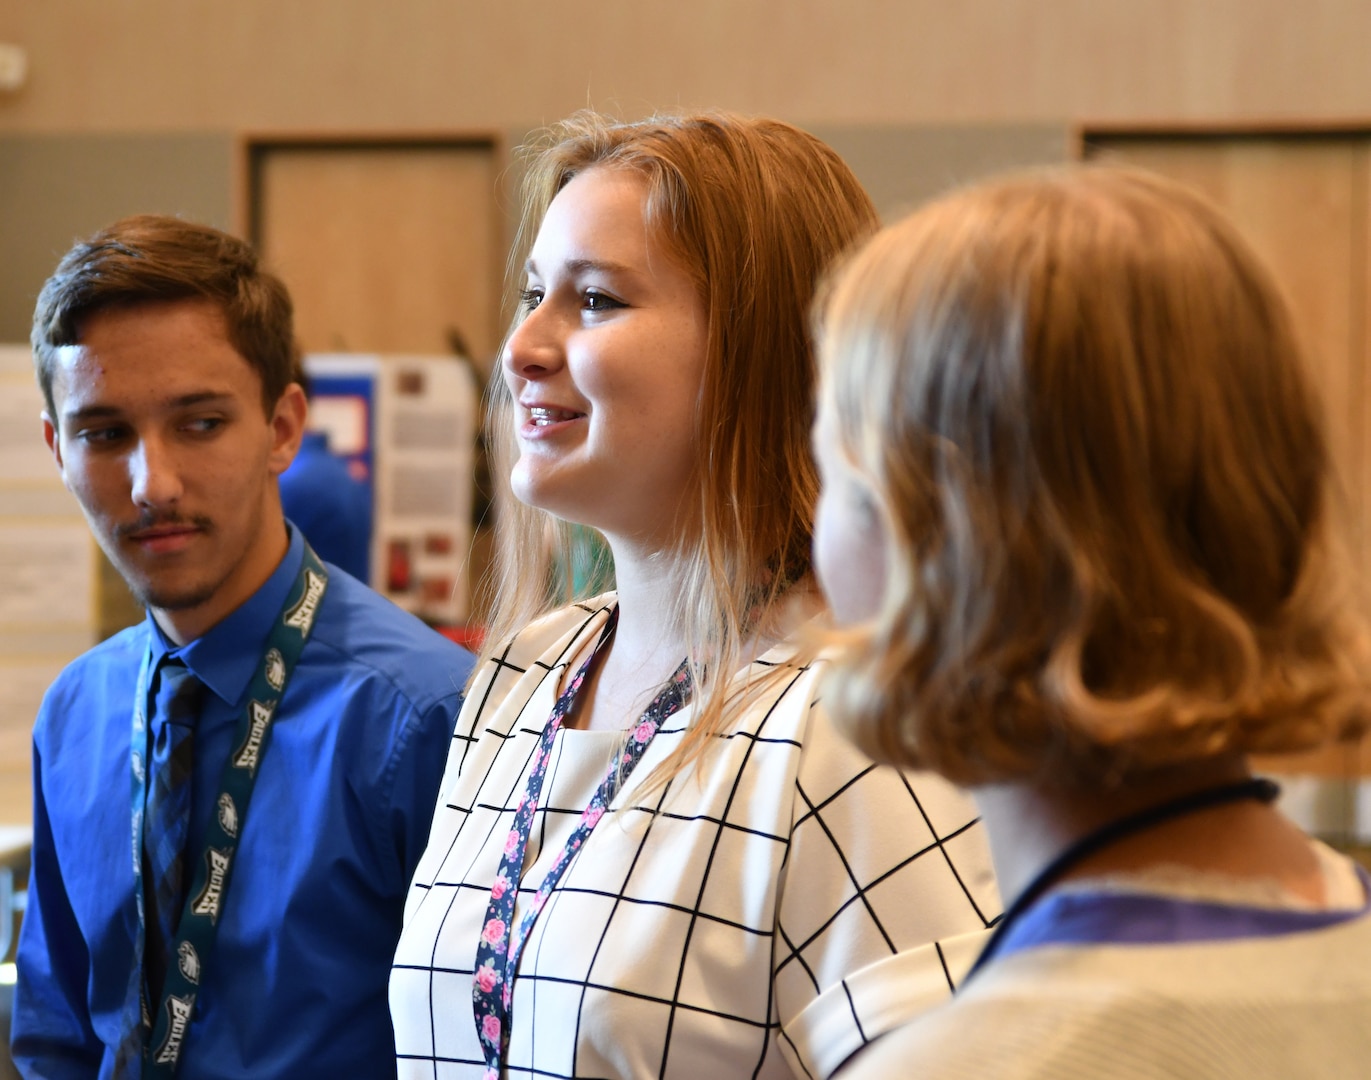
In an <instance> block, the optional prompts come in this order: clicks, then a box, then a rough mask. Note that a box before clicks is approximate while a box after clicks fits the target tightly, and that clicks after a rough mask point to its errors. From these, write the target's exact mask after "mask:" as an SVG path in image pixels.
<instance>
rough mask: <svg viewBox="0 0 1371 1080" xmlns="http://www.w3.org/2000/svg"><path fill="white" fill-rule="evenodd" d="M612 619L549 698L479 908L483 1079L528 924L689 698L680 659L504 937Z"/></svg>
mask: <svg viewBox="0 0 1371 1080" xmlns="http://www.w3.org/2000/svg"><path fill="white" fill-rule="evenodd" d="M618 621H619V609H618V608H615V609H614V610H612V611H611V612H610V613H609V621H608V622H606V623H605V628H604V629H603V630H602V631H601V632H600V638H599V640H598V641H597V642H596V643H595V648H594V650H593V651H592V652H591V654H590V656H588V657H587V658H586V661H585V663H584V664H582V665H581V667H580V669H579V670H578V671H577V672H576V675H575V677H574V678H573V679H572V680H571V684H570V685H569V686H568V687H567V688H566V690H565V691H563V693H562V696H561V697H559V698H558V699H557V704H556V705H554V706H553V707H552V715H551V716H550V717H548V721H547V725H546V726H545V727H544V728H543V737H542V740H541V741H540V743H539V745H538V752H537V754H536V755H535V756H534V759H533V769H532V771H530V773H529V775H528V788H527V790H526V791H525V792H524V795H523V797H522V798H521V799H520V800H519V808H518V810H517V811H516V812H515V814H514V825H513V827H512V828H511V829H510V830H509V835H508V836H507V837H506V838H505V851H504V856H503V858H502V859H501V860H500V871H499V873H498V874H496V876H495V882H494V884H492V885H491V887H490V904H489V906H488V907H487V908H486V918H485V923H484V924H483V925H482V927H481V939H480V941H479V942H478V943H477V946H476V972H475V975H474V977H473V982H472V987H471V996H472V1001H473V1003H474V1014H475V1019H476V1034H477V1035H478V1037H479V1038H480V1040H481V1051H482V1053H483V1054H484V1055H485V1059H486V1080H499V1076H500V1070H501V1068H502V1066H503V1065H504V1061H505V1054H506V1052H507V1051H508V1049H509V1019H510V1008H511V1004H512V1001H513V984H514V976H515V973H516V972H517V971H518V970H519V959H520V957H521V956H522V955H523V950H524V943H525V942H526V941H527V940H528V935H529V931H530V930H532V929H533V924H534V922H535V921H536V920H537V918H538V915H539V913H540V912H542V910H543V905H544V904H546V903H547V898H548V897H549V896H550V895H551V894H552V890H553V889H554V888H555V887H556V885H557V882H558V881H559V880H560V879H561V877H562V874H563V873H564V872H565V871H566V868H567V867H568V866H569V865H571V860H572V859H574V858H575V857H576V853H577V852H579V851H580V850H581V847H582V846H583V845H584V844H585V841H586V838H587V837H588V836H589V835H590V831H591V830H592V829H593V828H595V826H596V825H597V824H598V823H599V821H600V818H602V817H603V816H604V813H605V811H606V809H608V807H609V804H610V803H611V802H612V801H613V800H614V796H615V794H616V793H617V792H618V790H619V787H620V786H621V785H622V784H623V783H624V781H626V780H627V779H628V776H629V774H630V773H631V772H632V771H633V769H634V767H635V766H636V765H637V764H638V761H639V760H640V759H641V758H642V756H643V752H644V751H645V750H646V749H647V745H648V743H650V742H651V741H652V737H653V736H654V735H656V734H657V729H658V728H660V727H661V726H662V723H663V722H664V721H665V720H666V719H667V718H668V717H670V716H671V715H672V714H673V713H675V712H676V711H677V710H678V709H680V708H681V706H682V705H684V704H685V703H686V702H687V701H689V700H690V693H691V680H690V668H689V665H688V664H687V663H686V661H684V660H682V661H681V666H680V667H678V668H677V669H676V673H675V674H674V675H672V676H671V678H670V679H669V680H667V684H666V686H664V687H663V688H662V690H661V692H660V693H659V694H658V695H657V696H656V697H655V698H654V699H653V700H652V704H650V705H649V706H648V707H647V709H646V710H645V711H644V712H643V715H642V716H641V717H640V718H639V720H638V722H637V723H636V724H635V725H634V726H633V728H632V729H631V730H630V732H629V736H628V739H627V740H626V741H625V744H624V748H623V749H622V750H621V751H620V753H619V755H618V756H617V757H616V758H615V760H614V761H613V762H612V763H611V764H610V767H609V771H608V772H607V773H606V774H605V778H604V779H603V780H602V781H601V782H600V787H599V789H598V790H597V791H596V792H595V795H594V797H593V798H591V800H590V804H589V805H588V806H587V807H586V808H585V809H584V810H583V811H581V820H580V821H579V822H578V823H577V825H576V829H575V831H574V832H573V833H572V834H571V837H570V839H568V840H567V842H566V845H565V846H564V847H563V848H562V852H561V854H560V855H558V857H557V861H556V863H555V864H554V865H553V867H552V869H550V870H549V871H548V872H547V876H546V877H545V878H543V882H542V884H541V885H539V886H538V892H537V894H536V895H535V896H534V897H533V899H532V901H530V903H529V906H528V910H527V911H526V912H524V917H523V919H522V920H521V921H520V923H519V929H518V933H517V934H513V935H511V932H510V930H511V926H512V924H513V921H514V899H515V897H516V895H517V894H518V891H519V881H520V879H521V877H522V874H523V865H524V855H525V853H526V852H527V851H528V838H529V834H530V833H531V832H532V831H533V815H534V814H535V813H536V812H537V810H538V798H539V796H540V795H541V793H542V790H543V779H544V777H545V776H546V774H547V763H548V760H549V758H551V756H552V743H553V740H554V739H555V738H556V737H557V732H558V730H560V728H561V726H562V721H563V720H565V719H566V717H567V715H568V714H569V713H570V712H571V709H572V706H574V705H575V703H576V694H577V691H579V690H580V688H581V684H582V683H583V682H585V678H586V675H587V674H588V673H589V672H590V669H591V665H592V664H594V663H595V660H596V658H597V657H599V656H600V654H601V652H602V651H603V650H604V646H605V643H606V642H607V641H608V640H609V638H610V635H611V634H613V632H614V627H615V626H616V625H617V623H618Z"/></svg>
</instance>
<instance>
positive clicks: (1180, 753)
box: [815, 167, 1371, 1080]
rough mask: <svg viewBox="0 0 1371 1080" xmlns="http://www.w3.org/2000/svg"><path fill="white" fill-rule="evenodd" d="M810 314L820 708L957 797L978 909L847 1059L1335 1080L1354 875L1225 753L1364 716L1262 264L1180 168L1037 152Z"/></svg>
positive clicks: (1310, 739)
mask: <svg viewBox="0 0 1371 1080" xmlns="http://www.w3.org/2000/svg"><path fill="white" fill-rule="evenodd" d="M818 323H819V327H820V330H819V333H820V338H821V343H820V364H821V369H822V388H821V392H820V408H819V418H818V421H817V425H816V430H815V444H816V449H817V451H818V456H819V462H820V467H821V472H822V474H823V493H822V496H821V500H820V509H819V513H818V525H817V527H816V549H815V551H816V563H817V569H818V571H819V576H820V580H821V582H822V583H823V584H824V586H825V589H826V591H828V593H829V595H830V598H831V599H832V601H833V604H834V608H835V610H836V612H837V613H838V615H839V617H840V618H841V619H842V621H844V622H845V623H847V624H848V629H847V631H846V634H845V638H844V641H843V643H842V652H841V655H840V656H839V657H838V658H837V660H836V661H835V669H834V671H833V675H832V679H831V682H830V684H829V687H828V691H829V693H828V696H827V698H826V700H827V701H828V704H829V707H830V709H831V710H832V711H833V712H834V714H835V716H836V717H837V718H838V719H839V720H840V722H841V723H843V724H844V725H845V726H846V728H847V730H848V731H849V732H850V733H851V734H852V735H853V736H854V737H855V738H856V739H857V740H858V741H859V742H860V743H861V744H862V745H863V746H864V747H866V748H867V749H868V750H869V751H870V752H871V753H873V754H874V755H875V756H877V757H878V758H880V759H883V760H886V761H892V762H896V763H899V764H902V765H906V766H914V767H924V768H932V769H934V770H936V771H938V772H940V773H942V774H943V775H944V776H947V777H948V778H950V779H952V780H954V781H956V782H958V783H961V784H965V785H969V786H970V787H971V788H972V789H973V792H974V794H975V798H976V801H977V803H978V805H979V806H980V808H981V811H982V814H983V816H984V820H985V822H986V825H987V828H988V830H989V832H990V837H991V847H992V851H993V852H994V855H995V863H996V869H997V871H998V873H999V878H1000V883H1001V887H1002V889H1003V890H1004V895H1005V896H1006V898H1013V901H1012V903H1011V905H1010V908H1009V911H1008V912H1007V914H1006V916H1005V918H1004V920H1003V921H1002V923H1001V924H1000V927H999V928H998V929H997V931H996V934H995V936H994V938H993V939H992V941H991V943H990V945H989V946H988V947H987V949H986V951H985V953H984V954H983V955H982V956H981V958H980V960H979V961H978V965H977V969H976V971H975V972H974V974H973V975H972V976H971V978H970V980H969V981H968V982H967V983H966V985H965V986H964V987H963V988H962V989H961V990H960V992H959V994H958V996H957V998H956V999H955V1000H954V1002H953V1003H952V1005H951V1006H950V1007H948V1008H946V1009H944V1010H941V1011H939V1012H938V1013H937V1014H936V1015H934V1016H929V1017H928V1018H926V1020H925V1021H923V1022H921V1023H915V1024H913V1025H911V1026H909V1027H908V1028H906V1029H904V1030H902V1031H901V1032H899V1033H897V1034H894V1035H891V1036H889V1037H887V1038H886V1039H884V1040H882V1041H881V1042H880V1043H879V1044H877V1045H876V1046H875V1047H873V1048H871V1049H870V1050H868V1051H866V1052H865V1053H864V1054H863V1056H862V1057H861V1058H860V1059H858V1061H857V1063H856V1064H855V1065H854V1067H853V1069H852V1070H851V1075H852V1076H853V1077H857V1078H860V1077H884V1076H896V1075H899V1076H928V1077H962V1076H966V1077H973V1076H974V1077H977V1078H978V1080H980V1078H986V1077H1053V1078H1071V1077H1101V1076H1109V1077H1118V1078H1130V1080H1133V1078H1144V1077H1146V1078H1161V1077H1177V1076H1184V1077H1230V1076H1231V1077H1235V1078H1236V1077H1244V1078H1251V1077H1273V1078H1274V1077H1288V1076H1319V1077H1348V1078H1350V1077H1352V1076H1361V1075H1364V1073H1365V1069H1366V1063H1367V1061H1368V1060H1371V976H1368V975H1367V974H1366V972H1367V971H1368V970H1371V968H1369V967H1368V965H1367V964H1366V963H1365V957H1366V956H1367V955H1368V954H1371V917H1368V902H1367V883H1368V880H1367V877H1366V875H1365V873H1363V872H1360V871H1358V870H1357V869H1356V868H1355V867H1354V865H1353V864H1352V863H1350V862H1349V861H1348V860H1346V859H1344V858H1341V857H1339V856H1337V855H1335V854H1334V853H1332V852H1331V851H1329V850H1328V849H1327V848H1325V847H1323V846H1322V845H1321V844H1318V843H1316V842H1313V841H1311V840H1310V839H1309V838H1308V837H1306V836H1304V835H1303V834H1302V833H1301V832H1300V831H1299V830H1298V829H1297V828H1295V827H1294V826H1293V825H1292V824H1291V823H1290V822H1288V821H1287V820H1286V819H1285V818H1284V817H1282V816H1281V815H1280V814H1279V813H1278V812H1277V811H1276V809H1275V808H1274V807H1273V806H1272V800H1273V799H1274V797H1275V794H1276V792H1275V790H1274V785H1271V784H1270V783H1269V782H1268V781H1263V780H1258V779H1254V778H1253V777H1252V776H1251V774H1250V772H1249V770H1248V766H1247V763H1246V758H1247V755H1249V754H1252V753H1271V752H1284V751H1294V750H1303V749H1307V748H1311V747H1314V746H1316V745H1318V744H1320V743H1321V742H1323V741H1325V740H1327V739H1330V738H1333V737H1335V736H1337V735H1340V734H1343V733H1346V732H1349V731H1352V730H1355V729H1357V728H1358V727H1359V726H1360V725H1361V724H1362V722H1363V720H1364V718H1365V715H1366V711H1367V706H1368V700H1371V698H1369V691H1371V666H1368V662H1367V661H1368V651H1367V633H1366V626H1365V623H1364V622H1363V620H1362V618H1361V615H1360V612H1359V610H1358V609H1357V608H1355V607H1354V606H1353V604H1352V603H1351V602H1350V600H1349V593H1348V591H1347V589H1348V587H1347V583H1346V581H1345V579H1344V578H1343V577H1342V576H1341V573H1340V571H1341V569H1342V568H1341V566H1340V564H1339V561H1338V559H1337V558H1336V545H1335V544H1334V542H1333V529H1332V526H1331V524H1330V519H1331V517H1332V514H1331V506H1330V503H1331V481H1330V474H1331V470H1330V464H1329V457H1328V451H1327V448H1326V445H1325V436H1324V429H1323V425H1322V421H1321V418H1320V415H1319V410H1318V403H1317V400H1316V394H1315V391H1314V389H1313V387H1312V386H1311V385H1310V383H1309V381H1308V378H1307V376H1306V375H1305V373H1304V370H1303V361H1302V357H1301V355H1300V351H1299V348H1298V346H1297V344H1296V340H1295V334H1294V331H1293V329H1292V326H1291V321H1290V317H1289V314H1288V312H1287V309H1286V306H1285V304H1284V302H1283V301H1282V299H1281V297H1280V295H1279V294H1278V292H1277V290H1276V288H1275V287H1274V285H1273V283H1272V281H1271V279H1270V277H1269V276H1268V274H1267V273H1266V271H1265V270H1264V269H1263V267H1262V266H1261V265H1260V264H1259V262H1258V260H1257V259H1256V258H1255V256H1254V255H1253V254H1252V253H1251V251H1250V250H1249V249H1248V247H1247V246H1246V244H1245V243H1244V242H1243V241H1242V240H1241V239H1240V238H1239V236H1238V235H1237V233H1236V231H1235V230H1234V229H1233V228H1232V227H1231V226H1230V225H1229V224H1228V223H1227V222H1226V221H1224V220H1223V218H1222V217H1221V215H1220V214H1219V213H1218V212H1216V211H1215V210H1214V209H1213V208H1212V207H1210V206H1209V205H1208V204H1206V203H1204V202H1203V201H1202V200H1200V199H1199V198H1198V197H1196V196H1194V195H1192V194H1190V193H1188V192H1187V191H1186V190H1184V189H1183V188H1181V187H1180V186H1178V185H1175V184H1173V183H1171V182H1168V181H1164V180H1162V179H1160V178H1157V177H1152V176H1149V175H1147V174H1144V173H1140V172H1135V171H1128V170H1123V169H1117V168H1106V167H1087V168H1072V169H1065V170H1060V171H1054V172H1045V173H1035V174H1029V175H1024V176H1020V177H1015V178H1010V179H1005V180H1001V181H996V182H992V183H989V184H986V185H983V186H979V187H975V188H971V189H968V190H966V191H962V192H958V193H955V194H953V195H950V196H948V197H945V198H944V199H942V200H939V201H938V202H936V203H934V204H931V205H930V206H928V207H926V208H924V209H923V210H921V211H919V212H918V213H916V214H914V215H913V216H912V217H910V218H909V219H907V220H905V221H904V222H902V223H900V224H898V225H896V226H893V227H892V228H890V229H887V230H886V231H884V232H883V233H881V234H880V235H878V236H877V237H876V238H874V239H873V240H872V241H871V242H870V243H868V244H867V245H866V246H865V247H864V248H863V249H862V250H861V251H860V252H859V253H858V254H857V255H856V256H855V257H853V258H852V259H851V261H850V262H849V263H848V264H847V265H846V266H845V267H844V269H843V270H842V272H841V273H840V274H839V275H838V276H837V278H836V280H835V281H834V282H833V283H832V284H831V286H830V287H829V288H828V290H827V291H826V297H825V300H824V302H823V303H822V305H821V309H820V312H819V314H818ZM1353 958H1355V960H1354V959H1353Z"/></svg>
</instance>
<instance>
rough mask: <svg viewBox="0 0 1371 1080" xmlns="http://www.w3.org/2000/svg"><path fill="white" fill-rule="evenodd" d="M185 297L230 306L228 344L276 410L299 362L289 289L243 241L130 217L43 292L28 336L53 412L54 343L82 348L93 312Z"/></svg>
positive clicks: (80, 248) (169, 221)
mask: <svg viewBox="0 0 1371 1080" xmlns="http://www.w3.org/2000/svg"><path fill="white" fill-rule="evenodd" d="M179 300H208V301H210V302H212V303H214V304H215V305H216V306H217V307H218V308H219V310H220V311H221V312H222V313H223V316H224V322H225V328H226V332H227V335H228V341H229V343H230V344H231V345H232V346H233V347H234V349H235V350H237V352H238V353H240V354H241V355H242V356H243V358H244V359H245V360H247V362H248V363H249V364H250V365H251V366H252V367H253V369H254V370H255V371H256V372H257V374H258V376H259V377H260V378H261V380H262V405H263V408H264V409H265V410H266V411H267V413H268V414H270V412H271V410H272V409H273V408H274V407H275V405H276V402H277V401H278V400H279V399H280V397H281V394H282V393H284V391H285V389H286V387H287V386H288V385H289V384H290V382H291V381H292V377H293V372H294V370H295V366H296V360H295V350H294V345H293V329H292V308H291V302H290V296H289V294H288V293H287V292H286V288H285V286H284V285H283V284H282V283H281V282H280V281H279V280H278V279H277V278H275V277H274V276H272V275H271V274H269V273H267V272H266V271H265V270H263V269H262V268H261V266H260V264H259V262H258V258H257V253H256V252H255V251H253V249H252V247H251V246H250V245H248V244H246V243H244V242H243V241H242V240H239V239H237V238H236V237H233V236H229V235H228V234H227V233H223V232H220V231H219V230H218V229H212V228H210V227H209V226H207V225H197V224H194V223H192V222H188V221H182V220H181V219H179V218H174V217H166V216H163V215H158V214H142V215H138V216H135V217H128V218H123V219H122V220H120V221H117V222H115V223H114V224H113V225H110V226H109V227H107V228H105V229H101V230H100V231H99V232H97V233H96V234H95V235H94V236H92V237H91V238H90V239H89V240H84V241H81V242H80V243H78V244H76V245H75V246H74V247H73V248H72V249H71V250H70V251H68V252H67V253H66V255H64V256H63V257H62V261H61V262H60V263H58V265H57V269H56V270H55V271H54V272H53V274H52V276H51V277H50V278H48V280H47V282H46V283H45V284H44V285H43V289H42V291H41V292H40V293H39V294H38V303H37V305H36V307H35V309H34V313H33V331H32V335H31V343H32V346H33V358H34V365H35V367H36V370H37V375H38V383H39V386H40V387H41V388H42V390H43V397H44V399H45V400H46V402H47V406H48V410H49V412H51V411H52V409H53V400H52V379H53V365H54V361H55V354H56V350H57V349H59V348H61V347H62V346H66V345H79V344H80V343H81V332H82V327H83V325H84V323H85V322H86V320H87V319H89V318H90V317H91V316H93V315H95V314H97V313H98V312H100V311H104V310H109V309H114V308H131V307H137V306H139V305H143V304H159V303H169V302H174V301H179Z"/></svg>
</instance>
